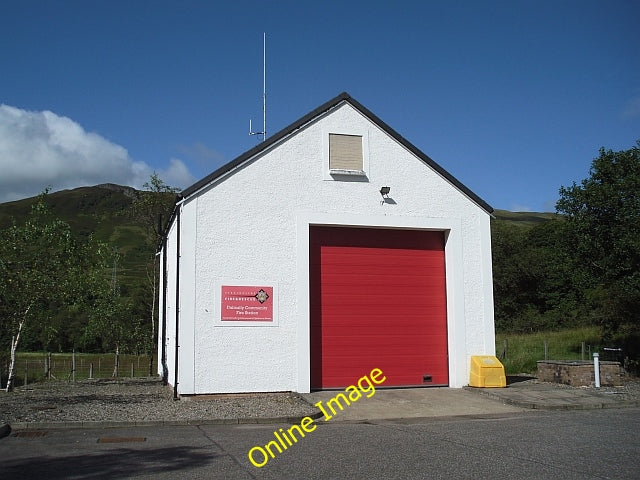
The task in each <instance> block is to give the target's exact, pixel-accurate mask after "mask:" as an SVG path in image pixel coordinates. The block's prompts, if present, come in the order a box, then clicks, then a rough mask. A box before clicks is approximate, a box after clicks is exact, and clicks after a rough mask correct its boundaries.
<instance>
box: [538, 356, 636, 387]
mask: <svg viewBox="0 0 640 480" xmlns="http://www.w3.org/2000/svg"><path fill="white" fill-rule="evenodd" d="M623 373H624V371H623V369H622V367H621V366H620V362H608V361H601V362H600V385H601V386H603V387H606V386H616V385H622V383H623V382H622V376H623ZM538 380H540V381H542V382H555V383H564V384H565V385H571V386H572V387H590V386H594V384H595V376H594V373H593V362H588V361H580V360H576V361H570V360H541V361H539V362H538Z"/></svg>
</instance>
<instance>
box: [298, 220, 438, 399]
mask: <svg viewBox="0 0 640 480" xmlns="http://www.w3.org/2000/svg"><path fill="white" fill-rule="evenodd" d="M309 248H310V251H309V258H310V268H309V271H310V283H309V285H310V292H309V293H310V309H311V312H310V316H311V332H310V333H311V386H312V388H334V387H337V388H344V387H346V386H348V385H351V384H353V383H354V382H355V381H357V379H358V378H360V377H361V376H363V375H365V374H366V373H368V372H370V371H371V369H372V368H380V369H381V370H382V371H383V372H384V374H385V376H386V378H387V380H386V381H385V383H384V385H385V386H411V385H448V383H449V375H448V360H447V312H446V287H445V260H444V235H443V233H442V232H431V231H420V230H392V229H370V228H350V227H349V228H347V227H320V226H317V227H311V231H310V245H309Z"/></svg>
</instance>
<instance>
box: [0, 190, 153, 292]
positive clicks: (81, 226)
mask: <svg viewBox="0 0 640 480" xmlns="http://www.w3.org/2000/svg"><path fill="white" fill-rule="evenodd" d="M137 195H138V192H137V191H136V190H135V189H133V188H131V187H124V186H120V185H113V184H103V185H96V186H93V187H80V188H75V189H73V190H62V191H59V192H54V193H50V194H49V195H48V201H49V205H50V206H51V209H52V210H53V212H54V214H55V215H56V216H57V217H58V218H60V219H61V220H63V221H65V222H67V223H68V224H69V225H70V226H71V229H72V231H73V232H74V233H75V234H76V235H78V236H79V237H88V236H89V235H91V234H93V235H94V236H95V238H96V239H98V240H100V241H104V242H107V243H109V244H110V245H112V246H113V247H114V248H117V250H118V252H119V254H120V256H121V262H120V264H119V265H117V273H118V282H119V284H120V285H121V286H123V287H125V289H128V288H131V287H134V286H135V284H136V283H138V282H140V281H145V279H146V267H145V265H146V260H147V259H148V258H149V255H151V254H153V252H150V251H149V249H148V247H146V246H145V242H144V230H143V228H142V227H141V226H140V225H138V224H137V223H136V221H135V220H134V218H133V217H132V215H131V205H132V203H133V201H134V199H135V198H136V196H137ZM35 201H36V197H32V198H26V199H23V200H17V201H14V202H7V203H2V204H0V228H6V227H7V226H9V225H11V223H12V221H14V220H15V221H16V222H18V223H20V222H22V221H24V219H25V217H26V216H27V215H28V214H29V212H30V210H31V206H32V205H33V204H34V203H35Z"/></svg>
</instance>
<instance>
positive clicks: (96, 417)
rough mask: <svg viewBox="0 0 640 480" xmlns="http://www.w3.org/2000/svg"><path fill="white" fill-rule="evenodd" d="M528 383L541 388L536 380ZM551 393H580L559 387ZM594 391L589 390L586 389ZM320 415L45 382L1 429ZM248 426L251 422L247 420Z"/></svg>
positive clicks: (145, 383) (259, 400) (3, 401)
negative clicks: (53, 424) (19, 425)
mask: <svg viewBox="0 0 640 480" xmlns="http://www.w3.org/2000/svg"><path fill="white" fill-rule="evenodd" d="M524 383H534V384H535V383H543V382H538V380H536V379H535V378H532V379H531V380H528V381H527V382H524ZM548 385H549V386H550V387H553V388H561V389H581V388H586V387H570V386H568V385H561V384H548ZM588 388H589V389H591V387H588ZM598 393H599V394H605V395H612V397H613V398H615V399H616V400H620V401H629V400H630V401H640V380H639V379H636V378H634V379H627V380H626V381H625V385H624V386H620V387H604V388H601V389H599V390H598ZM317 412H318V411H317V409H316V408H315V407H313V406H312V405H310V404H309V403H308V402H306V401H305V400H304V399H303V398H301V397H300V396H299V395H297V394H295V393H262V394H255V393H251V394H232V395H206V396H201V397H196V398H194V399H186V400H177V401H176V400H174V399H173V389H172V388H171V387H168V386H163V385H162V382H161V381H160V380H159V379H152V378H135V379H123V378H121V379H100V380H84V381H77V382H61V381H53V382H43V383H35V384H31V385H28V386H26V387H19V388H16V389H15V390H14V391H13V392H11V393H6V392H5V391H4V390H0V426H1V425H2V424H3V423H8V424H10V425H11V424H15V423H34V422H46V423H49V422H144V421H189V420H226V419H229V420H231V419H253V418H256V419H257V418H282V417H288V418H294V417H295V418H300V417H304V416H307V415H314V414H316V413H317ZM249 421H250V420H249Z"/></svg>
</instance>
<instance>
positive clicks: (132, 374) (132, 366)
mask: <svg viewBox="0 0 640 480" xmlns="http://www.w3.org/2000/svg"><path fill="white" fill-rule="evenodd" d="M131 378H133V362H131Z"/></svg>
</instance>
